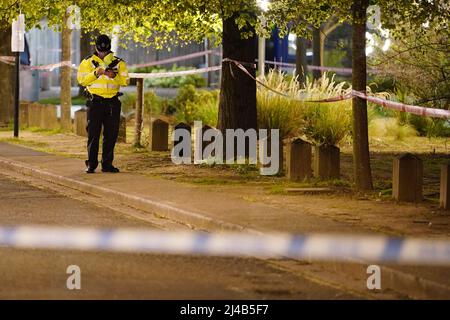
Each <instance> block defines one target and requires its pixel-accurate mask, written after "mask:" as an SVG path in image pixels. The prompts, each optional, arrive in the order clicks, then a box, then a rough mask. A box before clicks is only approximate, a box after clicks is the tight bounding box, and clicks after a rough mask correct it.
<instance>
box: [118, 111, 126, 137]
mask: <svg viewBox="0 0 450 320" xmlns="http://www.w3.org/2000/svg"><path fill="white" fill-rule="evenodd" d="M117 142H122V143H126V142H127V119H126V118H125V117H124V116H123V115H120V122H119V135H118V136H117Z"/></svg>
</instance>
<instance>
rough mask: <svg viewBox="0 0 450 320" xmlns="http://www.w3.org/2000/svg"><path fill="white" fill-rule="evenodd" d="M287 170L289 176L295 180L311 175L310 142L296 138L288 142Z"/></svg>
mask: <svg viewBox="0 0 450 320" xmlns="http://www.w3.org/2000/svg"><path fill="white" fill-rule="evenodd" d="M286 171H287V176H288V178H289V179H290V180H293V181H298V180H303V179H307V178H310V177H311V175H312V170H311V144H310V143H309V142H307V141H304V140H302V139H295V140H294V141H292V142H291V143H289V144H288V146H287V157H286Z"/></svg>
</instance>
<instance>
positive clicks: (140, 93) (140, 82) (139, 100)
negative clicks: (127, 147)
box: [133, 79, 152, 148]
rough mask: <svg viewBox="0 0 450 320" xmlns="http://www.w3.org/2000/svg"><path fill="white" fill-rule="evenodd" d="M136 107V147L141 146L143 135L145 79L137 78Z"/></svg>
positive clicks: (149, 116)
mask: <svg viewBox="0 0 450 320" xmlns="http://www.w3.org/2000/svg"><path fill="white" fill-rule="evenodd" d="M136 90H137V93H136V108H135V110H134V120H135V123H134V143H133V145H134V146H135V147H137V148H138V147H141V135H142V112H143V109H144V79H137V81H136ZM151 116H152V115H151V109H150V111H149V115H148V118H149V120H150V125H151V123H152V121H151V120H152V119H151Z"/></svg>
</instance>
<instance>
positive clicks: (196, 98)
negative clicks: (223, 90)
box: [175, 84, 219, 127]
mask: <svg viewBox="0 0 450 320" xmlns="http://www.w3.org/2000/svg"><path fill="white" fill-rule="evenodd" d="M175 108H176V110H177V112H176V119H177V121H178V122H180V121H182V122H185V123H187V124H190V125H192V124H193V123H194V121H202V123H203V125H208V126H212V127H214V126H216V125H217V118H218V112H219V91H218V90H212V91H209V90H199V89H196V88H195V87H194V86H193V85H191V84H188V85H184V86H182V87H181V88H180V90H179V91H178V95H177V97H176V98H175Z"/></svg>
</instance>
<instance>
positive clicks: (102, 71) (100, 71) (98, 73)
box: [95, 68, 105, 77]
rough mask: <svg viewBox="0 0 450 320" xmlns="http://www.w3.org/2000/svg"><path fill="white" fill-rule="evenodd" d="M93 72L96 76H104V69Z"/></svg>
mask: <svg viewBox="0 0 450 320" xmlns="http://www.w3.org/2000/svg"><path fill="white" fill-rule="evenodd" d="M95 72H96V73H97V76H98V77H99V76H101V75H102V74H105V69H103V68H98V69H97V70H95Z"/></svg>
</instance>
